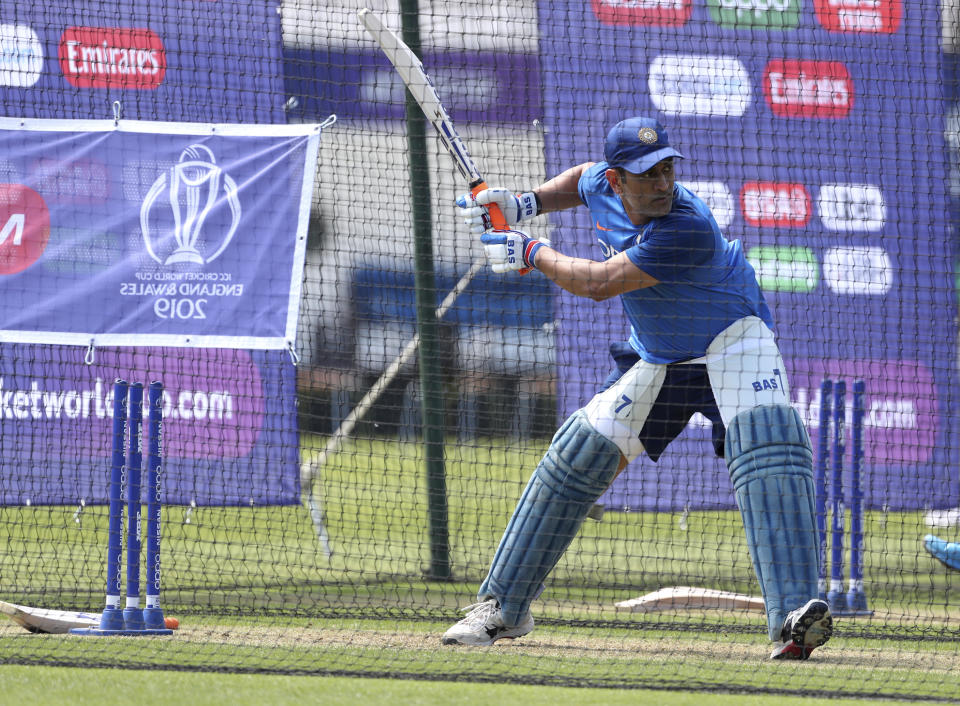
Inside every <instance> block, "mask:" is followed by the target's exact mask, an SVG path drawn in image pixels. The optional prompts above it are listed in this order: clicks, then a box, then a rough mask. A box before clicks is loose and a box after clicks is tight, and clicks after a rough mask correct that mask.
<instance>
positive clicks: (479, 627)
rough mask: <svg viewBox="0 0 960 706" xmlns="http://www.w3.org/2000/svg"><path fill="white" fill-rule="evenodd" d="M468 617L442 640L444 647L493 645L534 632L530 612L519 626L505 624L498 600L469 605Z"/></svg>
mask: <svg viewBox="0 0 960 706" xmlns="http://www.w3.org/2000/svg"><path fill="white" fill-rule="evenodd" d="M463 610H465V611H470V612H469V613H467V617H465V618H464V619H463V620H461V621H460V622H459V623H457V624H456V625H454V626H453V627H451V628H450V629H449V630H447V631H446V632H445V633H443V637H442V638H441V639H440V644H442V645H472V646H480V645H492V644H493V643H494V642H496V641H497V640H500V639H502V638H505V637H508V638H511V639H512V638H515V637H520V636H522V635H526V634H527V633H528V632H530V631H531V630H533V616H532V615H530V613H529V612H528V613H527V615H526V617H525V618H524V619H523V622H521V623H520V624H519V625H514V626H512V627H509V626H507V625H506V624H505V623H504V622H503V615H502V614H501V613H500V604H499V603H497V599H496V598H489V599H487V600H485V601H482V602H480V603H474V604H473V605H468V606H467V607H466V608H464V609H463Z"/></svg>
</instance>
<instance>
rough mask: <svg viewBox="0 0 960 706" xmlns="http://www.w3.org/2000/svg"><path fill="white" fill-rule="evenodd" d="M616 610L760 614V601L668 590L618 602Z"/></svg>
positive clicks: (702, 591)
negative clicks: (758, 612)
mask: <svg viewBox="0 0 960 706" xmlns="http://www.w3.org/2000/svg"><path fill="white" fill-rule="evenodd" d="M616 607H617V608H618V609H619V610H628V611H630V612H631V613H651V612H655V611H662V610H706V609H710V610H742V611H764V610H765V607H764V604H763V598H761V597H760V596H748V595H746V594H743V593H731V592H730V591H718V590H716V589H713V588H694V587H691V586H670V587H669V588H661V589H660V590H659V591H653V592H652V593H647V594H646V595H643V596H640V597H638V598H631V599H630V600H627V601H620V602H619V603H617V604H616Z"/></svg>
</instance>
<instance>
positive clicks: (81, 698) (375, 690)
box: [0, 667, 916, 706]
mask: <svg viewBox="0 0 960 706" xmlns="http://www.w3.org/2000/svg"><path fill="white" fill-rule="evenodd" d="M0 680H2V681H3V686H4V695H5V697H6V699H7V701H8V702H9V703H16V704H18V705H19V706H48V704H51V703H56V704H63V705H64V706H129V704H130V703H131V702H132V701H135V702H136V703H138V704H141V705H142V706H174V705H179V704H184V703H189V704H191V706H218V705H220V704H225V703H229V704H231V706H263V704H270V705H271V706H287V705H289V706H303V704H311V703H322V704H325V706H356V705H357V704H391V705H392V706H427V705H431V704H443V705H444V706H460V705H462V706H487V705H493V704H496V705H497V706H500V705H502V704H518V703H522V704H525V706H560V705H563V704H577V705H578V706H621V705H622V706H636V705H637V704H662V705H663V706H703V704H704V703H705V702H708V703H709V704H711V706H764V705H765V704H768V703H770V700H771V697H770V696H769V695H767V694H764V695H746V694H736V695H723V694H710V695H709V696H706V695H704V694H702V693H698V692H676V691H667V690H656V691H653V690H633V689H631V690H620V689H577V688H565V687H538V686H523V685H510V684H506V685H503V684H499V685H498V684H465V683H463V682H458V683H450V682H415V681H403V680H396V679H350V678H345V677H324V678H318V677H298V676H277V675H269V674H268V675H259V674H258V675H248V674H200V673H190V672H163V673H157V672H148V671H143V670H117V669H85V670H78V669H64V668H51V667H0ZM776 703H777V704H778V706H813V704H817V703H829V704H831V706H854V705H856V706H861V705H862V704H863V703H864V702H863V701H859V700H856V701H855V700H849V699H829V700H828V699H812V698H803V697H788V696H782V695H778V696H777V697H776ZM884 703H886V704H890V705H891V706H895V705H896V704H906V703H911V702H907V701H885V702H884ZM913 703H916V702H913Z"/></svg>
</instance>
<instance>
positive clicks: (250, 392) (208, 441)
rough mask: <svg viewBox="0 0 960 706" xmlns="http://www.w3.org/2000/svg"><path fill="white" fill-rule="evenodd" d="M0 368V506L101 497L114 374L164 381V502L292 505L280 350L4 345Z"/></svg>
mask: <svg viewBox="0 0 960 706" xmlns="http://www.w3.org/2000/svg"><path fill="white" fill-rule="evenodd" d="M0 371H2V373H0V505H50V504H57V505H59V504H77V505H81V504H84V505H91V504H97V503H103V502H105V501H106V500H107V492H108V487H107V482H106V479H107V477H108V471H109V466H110V449H111V443H112V439H113V436H112V425H111V421H112V410H113V382H114V380H115V379H116V378H122V379H124V380H127V381H128V382H141V383H143V384H144V386H146V385H147V384H149V383H150V382H151V381H153V380H160V381H162V382H163V384H164V397H163V425H164V426H163V430H164V431H163V502H164V503H170V504H179V505H190V504H196V505H200V506H204V505H278V504H296V503H298V502H299V501H300V476H299V450H298V449H299V444H298V439H297V410H296V406H295V405H294V404H292V403H291V400H293V399H294V398H295V395H296V372H295V369H294V367H293V364H292V363H291V362H290V359H289V356H288V355H287V353H286V352H271V351H240V350H229V349H203V348H146V349H141V350H133V349H129V348H124V349H115V348H107V349H102V350H98V351H96V356H95V359H94V360H92V361H91V360H90V359H89V358H88V357H87V356H86V354H85V351H84V349H83V348H82V347H76V346H43V345H37V344H16V345H9V344H8V345H3V346H0Z"/></svg>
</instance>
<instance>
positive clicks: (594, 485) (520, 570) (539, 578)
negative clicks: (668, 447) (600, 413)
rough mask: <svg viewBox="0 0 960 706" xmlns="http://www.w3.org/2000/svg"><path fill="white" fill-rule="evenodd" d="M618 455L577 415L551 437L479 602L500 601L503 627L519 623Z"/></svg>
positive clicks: (605, 483) (610, 474)
mask: <svg viewBox="0 0 960 706" xmlns="http://www.w3.org/2000/svg"><path fill="white" fill-rule="evenodd" d="M619 463H620V450H619V449H618V448H617V446H616V445H615V444H614V443H613V442H612V441H610V440H609V439H607V438H606V437H605V436H603V435H602V434H600V433H599V432H597V431H596V430H595V429H594V428H593V427H592V426H590V424H589V422H587V421H586V418H585V416H584V414H583V412H582V411H578V412H575V413H574V414H573V415H571V416H570V418H569V419H567V421H566V422H565V423H564V424H563V426H562V427H560V430H559V431H558V432H557V433H556V435H554V437H553V441H552V442H551V444H550V448H548V449H547V453H546V454H545V455H544V457H543V459H542V460H541V461H540V464H539V465H538V466H537V469H536V470H535V471H534V473H533V476H531V478H530V482H529V483H528V484H527V487H526V489H525V490H524V491H523V495H522V496H521V498H520V502H519V503H518V504H517V508H516V510H514V512H513V517H511V518H510V523H509V524H508V525H507V529H506V531H505V532H504V534H503V539H501V540H500V546H499V547H498V548H497V553H496V555H495V556H494V558H493V565H492V566H491V567H490V572H489V573H488V574H487V578H486V580H485V581H484V582H483V585H482V586H481V587H480V591H479V593H478V596H479V598H480V600H486V599H488V598H491V597H494V598H496V599H497V600H498V601H499V602H500V610H501V613H502V615H503V621H504V623H506V624H507V625H518V624H519V623H520V622H522V620H523V618H524V616H525V615H526V614H527V611H528V610H529V609H530V603H531V601H533V599H534V598H536V596H537V595H539V593H540V591H541V590H542V583H543V580H544V579H545V578H546V576H547V574H548V573H550V571H551V570H552V569H553V567H554V566H555V565H556V563H557V562H558V561H559V560H560V557H561V556H562V555H563V552H564V551H565V550H566V548H567V547H568V546H569V545H570V542H571V541H572V540H573V538H574V536H576V534H577V530H579V529H580V525H582V524H583V521H584V519H585V518H586V516H587V513H588V512H589V511H590V508H591V507H592V506H593V503H594V501H595V500H596V499H597V498H598V497H600V495H601V494H602V493H603V491H604V490H606V489H607V486H608V485H609V484H610V482H611V481H612V480H613V479H614V477H615V476H616V474H617V467H618V466H619Z"/></svg>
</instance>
